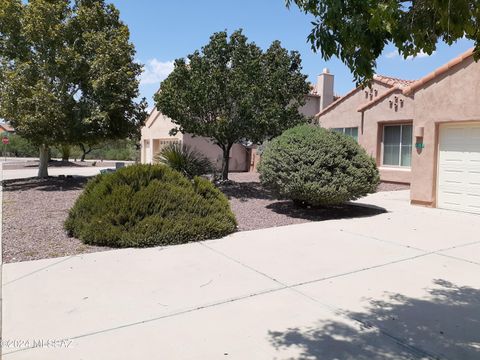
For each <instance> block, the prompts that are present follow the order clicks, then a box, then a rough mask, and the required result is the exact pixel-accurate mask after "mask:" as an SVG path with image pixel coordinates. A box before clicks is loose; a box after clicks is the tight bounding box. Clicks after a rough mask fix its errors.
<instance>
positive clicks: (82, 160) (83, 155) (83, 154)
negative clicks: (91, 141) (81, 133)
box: [78, 143, 92, 162]
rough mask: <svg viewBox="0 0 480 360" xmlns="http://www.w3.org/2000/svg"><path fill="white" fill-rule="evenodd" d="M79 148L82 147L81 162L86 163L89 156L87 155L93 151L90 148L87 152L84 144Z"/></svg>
mask: <svg viewBox="0 0 480 360" xmlns="http://www.w3.org/2000/svg"><path fill="white" fill-rule="evenodd" d="M78 146H80V149H82V157H81V158H80V161H81V162H84V161H85V156H87V154H88V153H90V151H92V147H91V146H90V147H89V148H88V150H87V149H86V147H85V145H83V144H82V143H80V144H79V145H78Z"/></svg>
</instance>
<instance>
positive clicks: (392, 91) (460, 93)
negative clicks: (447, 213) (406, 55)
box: [316, 50, 480, 213]
mask: <svg viewBox="0 0 480 360" xmlns="http://www.w3.org/2000/svg"><path fill="white" fill-rule="evenodd" d="M316 121H317V122H318V124H319V125H320V126H322V127H326V128H330V129H334V130H335V131H340V132H343V133H345V134H347V135H350V136H353V137H354V138H356V139H357V141H358V142H359V143H360V144H361V145H362V146H363V147H364V148H365V149H366V151H367V152H368V153H369V154H370V155H372V156H373V157H374V158H375V159H376V162H377V165H378V167H379V170H380V175H381V179H382V180H383V181H389V182H397V183H406V184H410V186H411V192H410V197H411V203H412V204H418V205H425V206H430V207H440V208H445V209H453V210H460V211H467V212H473V213H480V62H475V61H474V59H473V51H472V50H469V51H467V52H466V53H464V54H462V55H460V56H459V57H457V58H455V59H453V60H452V61H450V62H448V63H447V64H445V65H443V66H442V67H440V68H439V69H436V70H435V71H433V72H432V73H430V74H428V75H427V76H425V77H423V78H421V79H420V80H417V81H409V80H402V79H396V78H392V77H386V76H380V75H377V76H375V78H374V80H373V84H372V86H371V88H361V87H358V88H356V89H353V90H352V91H351V92H349V93H348V94H346V95H345V96H343V97H341V98H339V99H337V100H336V101H333V102H332V103H331V104H329V105H328V106H326V107H324V108H323V110H321V111H319V113H318V114H317V115H316Z"/></svg>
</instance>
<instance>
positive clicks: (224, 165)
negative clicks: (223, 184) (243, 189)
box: [222, 145, 232, 181]
mask: <svg viewBox="0 0 480 360" xmlns="http://www.w3.org/2000/svg"><path fill="white" fill-rule="evenodd" d="M231 148H232V145H228V146H226V147H225V148H224V149H223V161H222V180H223V181H226V180H228V165H229V163H230V149H231Z"/></svg>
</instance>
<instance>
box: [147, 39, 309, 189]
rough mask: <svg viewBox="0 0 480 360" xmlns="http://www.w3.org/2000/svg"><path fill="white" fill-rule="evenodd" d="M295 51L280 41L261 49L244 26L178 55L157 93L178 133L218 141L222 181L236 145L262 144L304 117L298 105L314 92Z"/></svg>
mask: <svg viewBox="0 0 480 360" xmlns="http://www.w3.org/2000/svg"><path fill="white" fill-rule="evenodd" d="M301 69H302V67H301V59H300V55H299V53H298V52H296V51H291V52H289V51H287V50H286V49H284V48H283V47H282V46H281V44H280V42H279V41H274V42H273V43H272V44H271V46H270V47H269V48H268V49H267V50H266V51H262V49H261V48H259V47H258V46H257V45H256V44H255V43H252V42H248V39H247V38H246V37H245V35H243V34H242V31H241V30H238V31H235V32H233V33H232V34H231V36H230V37H229V36H228V35H227V33H226V32H218V33H215V34H213V35H212V36H211V38H210V42H209V43H208V44H207V45H205V46H204V47H203V48H202V49H201V50H199V51H195V52H194V53H193V54H191V55H188V60H186V59H177V60H176V61H175V67H174V70H173V72H172V73H171V74H170V75H169V76H168V78H167V79H166V80H164V81H163V82H162V83H161V85H160V91H159V92H158V93H157V94H156V96H155V101H156V106H157V108H158V110H159V111H160V112H162V113H163V114H165V115H167V116H168V117H170V118H171V119H172V120H173V122H174V123H175V124H176V125H177V128H176V129H174V131H173V132H175V131H181V132H183V133H190V134H193V135H197V136H204V137H207V138H211V139H213V141H214V143H215V144H216V145H218V146H219V147H220V148H221V150H222V152H223V161H222V179H224V180H226V179H228V165H229V154H230V150H231V148H232V146H233V145H234V144H235V143H238V142H242V141H246V142H252V143H261V142H263V141H264V140H265V139H268V138H271V137H274V136H276V135H279V134H280V133H281V132H282V131H283V130H285V129H287V128H289V127H292V126H294V125H296V124H298V123H299V122H302V121H304V118H303V116H302V115H301V114H300V113H299V107H300V106H301V105H302V104H304V102H305V95H306V94H307V93H308V91H309V85H308V83H307V82H306V76H305V75H303V74H302V73H301Z"/></svg>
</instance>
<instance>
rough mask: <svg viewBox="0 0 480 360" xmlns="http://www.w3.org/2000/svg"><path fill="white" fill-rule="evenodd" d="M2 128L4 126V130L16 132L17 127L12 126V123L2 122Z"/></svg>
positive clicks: (0, 124) (0, 125)
mask: <svg viewBox="0 0 480 360" xmlns="http://www.w3.org/2000/svg"><path fill="white" fill-rule="evenodd" d="M0 128H2V129H3V130H4V131H8V132H15V129H14V128H13V127H12V125H10V124H7V123H0Z"/></svg>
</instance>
